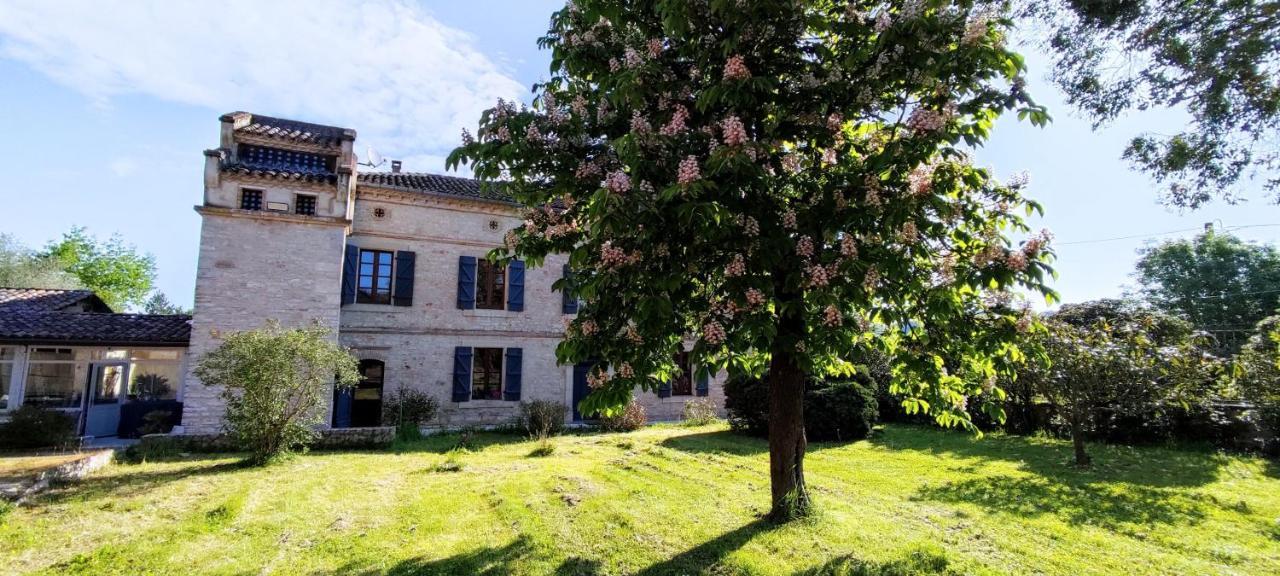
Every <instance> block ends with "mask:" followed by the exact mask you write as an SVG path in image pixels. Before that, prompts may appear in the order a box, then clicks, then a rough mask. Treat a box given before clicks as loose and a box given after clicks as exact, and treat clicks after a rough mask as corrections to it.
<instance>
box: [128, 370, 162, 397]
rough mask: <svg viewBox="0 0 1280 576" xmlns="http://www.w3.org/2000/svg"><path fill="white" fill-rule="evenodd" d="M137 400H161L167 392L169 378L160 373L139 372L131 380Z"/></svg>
mask: <svg viewBox="0 0 1280 576" xmlns="http://www.w3.org/2000/svg"><path fill="white" fill-rule="evenodd" d="M133 390H134V394H136V395H137V396H138V400H163V399H164V397H165V396H167V395H168V394H169V390H170V388H169V379H168V378H166V377H164V376H162V375H160V374H141V375H139V376H138V377H137V378H136V379H134V381H133Z"/></svg>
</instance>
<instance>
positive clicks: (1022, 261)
mask: <svg viewBox="0 0 1280 576" xmlns="http://www.w3.org/2000/svg"><path fill="white" fill-rule="evenodd" d="M1004 264H1005V266H1008V267H1009V269H1010V270H1015V271H1018V272H1021V271H1023V270H1026V269H1027V255H1026V254H1023V253H1022V252H1021V251H1019V250H1011V251H1010V252H1009V253H1008V254H1007V255H1005V257H1004Z"/></svg>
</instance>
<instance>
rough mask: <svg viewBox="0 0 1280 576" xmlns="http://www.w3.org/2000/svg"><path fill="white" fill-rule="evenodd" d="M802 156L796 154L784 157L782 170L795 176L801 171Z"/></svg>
mask: <svg viewBox="0 0 1280 576" xmlns="http://www.w3.org/2000/svg"><path fill="white" fill-rule="evenodd" d="M800 168H801V166H800V155H799V154H796V153H791V154H787V155H786V156H783V157H782V169H783V170H786V171H787V172H790V173H792V174H795V173H797V172H799V171H800Z"/></svg>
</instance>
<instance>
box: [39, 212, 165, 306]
mask: <svg viewBox="0 0 1280 576" xmlns="http://www.w3.org/2000/svg"><path fill="white" fill-rule="evenodd" d="M43 256H44V257H46V258H50V259H53V260H55V261H57V262H58V263H59V264H60V265H61V267H62V268H63V269H64V270H66V271H67V272H68V273H70V274H71V275H73V276H75V277H76V278H77V279H78V280H79V281H80V283H81V284H83V285H84V287H86V288H88V289H90V290H93V291H94V292H95V293H96V294H97V295H98V297H99V298H102V301H103V302H106V303H107V305H108V306H110V307H111V308H112V309H114V310H123V309H125V308H126V307H136V306H141V305H143V303H144V302H145V301H146V298H147V294H148V293H150V292H151V287H152V284H153V283H154V282H155V277H156V262H155V258H154V257H153V256H151V255H150V254H140V253H138V251H137V249H135V248H134V247H133V246H129V245H126V244H125V243H124V241H123V240H122V239H121V238H120V237H119V236H112V237H111V238H110V239H109V240H107V241H105V242H104V241H101V240H98V239H97V238H94V237H93V236H91V235H89V233H88V232H86V231H85V229H84V228H82V227H76V228H72V229H71V231H70V232H67V233H65V234H63V235H62V240H59V241H57V242H51V243H49V245H48V246H47V247H46V248H45V251H44V254H43Z"/></svg>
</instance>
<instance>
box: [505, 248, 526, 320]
mask: <svg viewBox="0 0 1280 576" xmlns="http://www.w3.org/2000/svg"><path fill="white" fill-rule="evenodd" d="M507 310H509V311H511V312H523V311H524V262H521V261H519V260H512V261H511V262H509V263H508V264H507Z"/></svg>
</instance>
